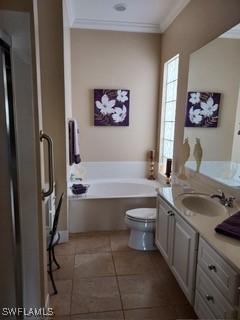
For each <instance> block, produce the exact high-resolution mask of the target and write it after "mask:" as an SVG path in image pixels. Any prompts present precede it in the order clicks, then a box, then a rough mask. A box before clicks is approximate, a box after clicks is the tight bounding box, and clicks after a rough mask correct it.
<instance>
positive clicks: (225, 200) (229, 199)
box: [211, 190, 235, 208]
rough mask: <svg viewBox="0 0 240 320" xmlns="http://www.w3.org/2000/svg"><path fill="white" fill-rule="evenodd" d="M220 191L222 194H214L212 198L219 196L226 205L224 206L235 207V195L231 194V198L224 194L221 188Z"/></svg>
mask: <svg viewBox="0 0 240 320" xmlns="http://www.w3.org/2000/svg"><path fill="white" fill-rule="evenodd" d="M218 191H219V192H220V194H212V195H211V198H218V199H219V201H220V203H221V204H222V205H223V206H224V207H230V208H232V207H233V201H234V200H235V198H234V197H232V196H230V197H229V198H227V197H226V196H225V194H224V192H222V191H221V190H218Z"/></svg>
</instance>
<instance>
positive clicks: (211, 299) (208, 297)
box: [206, 294, 214, 302]
mask: <svg viewBox="0 0 240 320" xmlns="http://www.w3.org/2000/svg"><path fill="white" fill-rule="evenodd" d="M206 299H207V301H212V302H213V301H214V299H213V296H210V295H208V294H207V295H206Z"/></svg>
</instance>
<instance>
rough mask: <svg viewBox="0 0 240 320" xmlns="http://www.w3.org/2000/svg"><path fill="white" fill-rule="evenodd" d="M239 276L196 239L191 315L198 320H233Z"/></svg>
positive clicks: (235, 316) (201, 240)
mask: <svg viewBox="0 0 240 320" xmlns="http://www.w3.org/2000/svg"><path fill="white" fill-rule="evenodd" d="M239 285H240V279H239V274H238V272H237V271H236V270H234V268H232V266H230V265H229V264H228V263H227V262H226V261H225V259H223V257H222V256H221V255H220V254H219V253H218V252H216V251H215V250H214V249H213V248H212V247H211V246H210V245H209V244H208V243H207V242H206V241H205V240H204V239H202V238H201V237H200V241H199V249H198V264H197V281H196V299H195V311H196V313H197V315H198V316H199V317H200V318H203V317H206V316H207V318H209V319H237V309H238V303H239V291H238V287H239Z"/></svg>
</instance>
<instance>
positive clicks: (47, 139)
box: [40, 131, 54, 199]
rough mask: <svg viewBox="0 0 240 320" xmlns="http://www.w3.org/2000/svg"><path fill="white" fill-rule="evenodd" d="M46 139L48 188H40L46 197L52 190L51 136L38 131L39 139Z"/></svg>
mask: <svg viewBox="0 0 240 320" xmlns="http://www.w3.org/2000/svg"><path fill="white" fill-rule="evenodd" d="M44 139H45V140H46V141H47V145H48V178H49V187H48V190H47V191H45V190H42V198H43V199H44V198H46V197H48V196H50V194H52V192H53V183H54V182H53V141H52V138H51V137H50V136H49V135H47V134H46V133H44V132H43V131H40V141H41V142H42V141H43V140H44Z"/></svg>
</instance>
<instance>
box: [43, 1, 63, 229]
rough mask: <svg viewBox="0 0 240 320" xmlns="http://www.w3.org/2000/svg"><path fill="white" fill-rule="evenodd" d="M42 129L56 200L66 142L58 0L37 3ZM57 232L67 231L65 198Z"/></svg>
mask: <svg viewBox="0 0 240 320" xmlns="http://www.w3.org/2000/svg"><path fill="white" fill-rule="evenodd" d="M38 18H39V40H40V67H41V90H42V109H43V129H44V131H45V132H46V133H48V134H49V135H50V136H51V137H52V138H53V142H54V146H53V147H54V169H55V181H56V186H57V200H58V199H59V197H60V194H61V193H62V192H65V193H66V140H65V100H64V67H63V64H64V59H63V15H62V1H61V0H51V1H48V0H41V1H38ZM59 229H60V230H66V229H67V197H65V198H64V201H63V204H62V211H61V215H60V220H59Z"/></svg>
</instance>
